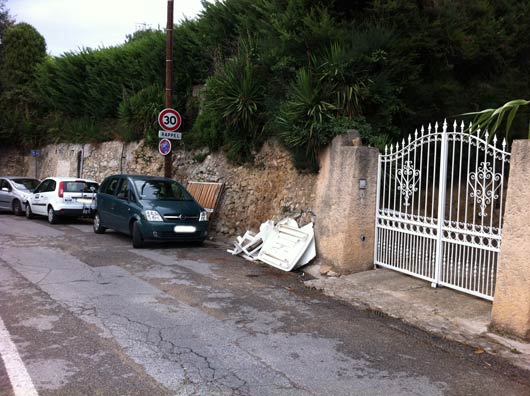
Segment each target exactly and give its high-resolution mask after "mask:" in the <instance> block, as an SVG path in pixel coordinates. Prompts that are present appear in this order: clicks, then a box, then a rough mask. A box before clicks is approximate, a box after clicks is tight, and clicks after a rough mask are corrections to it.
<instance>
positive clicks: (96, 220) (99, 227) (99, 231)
mask: <svg viewBox="0 0 530 396" xmlns="http://www.w3.org/2000/svg"><path fill="white" fill-rule="evenodd" d="M106 230H107V227H103V226H102V225H101V219H100V218H99V213H96V214H95V215H94V232H95V233H96V234H103V233H104V232H105V231H106Z"/></svg>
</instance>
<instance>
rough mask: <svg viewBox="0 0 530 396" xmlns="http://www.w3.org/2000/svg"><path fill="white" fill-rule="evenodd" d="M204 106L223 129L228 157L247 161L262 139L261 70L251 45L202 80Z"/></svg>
mask: <svg viewBox="0 0 530 396" xmlns="http://www.w3.org/2000/svg"><path fill="white" fill-rule="evenodd" d="M205 102H206V104H205V108H206V109H207V111H208V112H209V115H208V117H211V118H212V120H211V122H213V124H214V125H220V126H221V127H222V130H223V143H224V149H225V150H226V153H227V156H228V158H229V159H230V160H231V161H233V162H237V163H242V162H247V161H251V160H252V158H253V154H252V153H253V151H254V150H256V149H257V148H259V147H260V146H261V144H262V143H263V139H264V136H263V127H264V123H265V118H266V117H265V111H266V109H265V106H264V103H265V73H264V72H263V70H262V69H261V68H260V66H259V65H258V64H257V63H256V62H255V60H254V59H253V53H252V46H251V45H247V46H243V48H242V49H241V51H240V53H239V54H238V55H236V56H234V57H233V58H232V59H230V60H228V61H227V62H226V63H224V64H223V65H222V66H221V67H220V68H219V70H218V71H217V72H216V74H214V75H213V76H212V77H210V78H209V79H208V80H207V82H206V88H205Z"/></svg>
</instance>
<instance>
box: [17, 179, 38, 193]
mask: <svg viewBox="0 0 530 396" xmlns="http://www.w3.org/2000/svg"><path fill="white" fill-rule="evenodd" d="M12 182H13V184H14V186H15V188H16V189H17V190H22V191H33V190H35V188H36V187H37V186H38V185H39V181H38V180H37V179H16V180H12Z"/></svg>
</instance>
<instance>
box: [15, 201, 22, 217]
mask: <svg viewBox="0 0 530 396" xmlns="http://www.w3.org/2000/svg"><path fill="white" fill-rule="evenodd" d="M13 213H14V214H15V216H22V215H23V214H24V211H23V210H22V205H21V204H20V201H19V200H18V199H15V200H14V201H13Z"/></svg>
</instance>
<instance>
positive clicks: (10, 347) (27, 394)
mask: <svg viewBox="0 0 530 396" xmlns="http://www.w3.org/2000/svg"><path fill="white" fill-rule="evenodd" d="M0 356H2V359H3V360H4V365H5V368H6V371H7V376H8V377H9V380H10V381H11V386H12V387H13V392H14V393H15V396H39V394H38V393H37V390H36V389H35V386H34V385H33V381H31V377H30V376H29V374H28V370H26V366H24V363H23V362H22V359H21V358H20V355H19V354H18V351H17V347H16V345H15V344H14V343H13V341H11V336H10V335H9V332H8V331H7V329H6V327H5V325H4V321H3V320H2V318H0Z"/></svg>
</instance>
